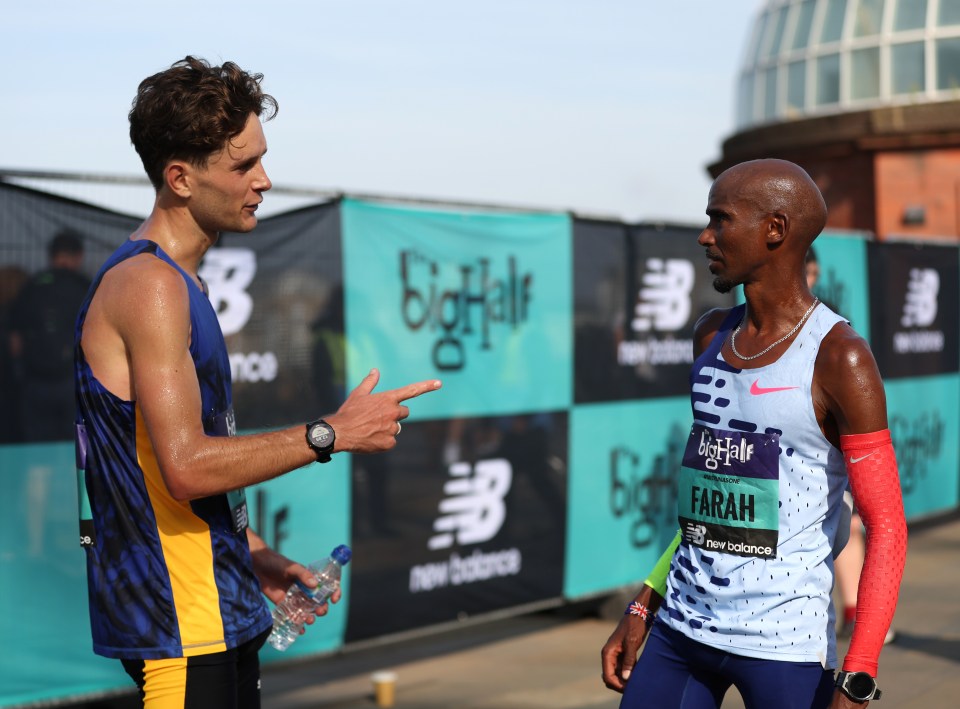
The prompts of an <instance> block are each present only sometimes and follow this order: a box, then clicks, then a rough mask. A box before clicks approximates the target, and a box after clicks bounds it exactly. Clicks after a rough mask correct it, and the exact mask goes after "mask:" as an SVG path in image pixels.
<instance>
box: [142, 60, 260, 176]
mask: <svg viewBox="0 0 960 709" xmlns="http://www.w3.org/2000/svg"><path fill="white" fill-rule="evenodd" d="M262 80H263V74H249V73H247V72H245V71H243V70H242V69H241V68H240V67H238V66H237V65H236V64H234V63H233V62H224V64H223V66H211V65H210V64H209V63H208V62H207V61H205V60H204V59H199V58H197V57H192V56H188V57H186V58H185V59H182V60H180V61H178V62H175V63H174V64H173V65H171V66H170V68H169V69H166V70H164V71H161V72H159V73H157V74H154V75H153V76H149V77H147V78H146V79H144V80H143V81H142V82H140V86H139V88H138V89H137V95H136V97H134V99H133V106H132V108H131V109H130V116H129V118H130V141H131V142H132V143H133V147H134V148H135V149H136V151H137V154H138V155H139V156H140V160H141V161H142V162H143V168H144V170H146V172H147V177H149V178H150V182H152V183H153V186H154V188H155V189H156V190H157V191H159V190H160V188H161V187H162V185H163V168H164V167H165V166H166V164H167V162H168V161H170V160H186V161H187V162H189V163H190V164H191V165H195V166H197V167H201V168H202V167H205V166H206V164H207V160H208V159H209V158H210V156H211V155H213V154H214V153H216V152H218V151H219V150H220V149H221V148H223V147H224V146H225V145H226V144H227V141H229V140H230V139H231V138H233V137H234V136H236V135H239V134H240V133H241V132H242V131H243V129H244V127H245V126H246V123H247V118H248V117H249V116H250V114H251V113H253V114H255V115H257V116H264V117H265V119H266V120H270V119H271V118H273V117H274V116H275V115H276V113H277V110H278V106H277V102H276V99H274V98H273V96H270V95H269V94H265V93H263V91H262V90H261V88H260V82H261V81H262Z"/></svg>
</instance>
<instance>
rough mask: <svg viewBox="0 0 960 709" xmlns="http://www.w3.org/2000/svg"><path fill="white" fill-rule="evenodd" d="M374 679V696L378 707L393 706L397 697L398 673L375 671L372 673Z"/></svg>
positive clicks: (371, 676)
mask: <svg viewBox="0 0 960 709" xmlns="http://www.w3.org/2000/svg"><path fill="white" fill-rule="evenodd" d="M370 679H371V680H373V696H374V698H375V699H376V702H377V706H378V707H392V706H393V703H394V702H395V701H396V698H397V673H396V672H374V673H373V674H372V675H370Z"/></svg>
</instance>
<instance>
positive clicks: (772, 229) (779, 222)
mask: <svg viewBox="0 0 960 709" xmlns="http://www.w3.org/2000/svg"><path fill="white" fill-rule="evenodd" d="M789 227H790V217H788V216H787V215H786V214H785V213H784V212H771V213H770V214H768V215H767V243H768V244H779V243H780V242H782V241H783V240H784V239H785V238H786V237H787V229H788V228H789Z"/></svg>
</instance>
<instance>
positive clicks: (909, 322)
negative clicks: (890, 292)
mask: <svg viewBox="0 0 960 709" xmlns="http://www.w3.org/2000/svg"><path fill="white" fill-rule="evenodd" d="M939 293H940V274H939V273H937V271H936V270H935V269H933V268H911V269H910V282H909V283H907V297H906V299H905V300H904V303H903V317H902V318H900V324H901V325H903V326H904V327H927V326H928V325H931V324H933V321H934V320H935V319H936V318H937V295H938V294H939Z"/></svg>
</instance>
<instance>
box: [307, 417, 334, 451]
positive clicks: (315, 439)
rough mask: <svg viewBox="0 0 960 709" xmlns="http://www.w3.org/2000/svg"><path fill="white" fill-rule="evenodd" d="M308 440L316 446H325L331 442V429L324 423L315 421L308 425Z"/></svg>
mask: <svg viewBox="0 0 960 709" xmlns="http://www.w3.org/2000/svg"><path fill="white" fill-rule="evenodd" d="M310 442H311V443H312V444H313V445H314V446H316V447H317V448H321V449H322V448H327V447H329V446H330V445H331V444H332V443H333V431H332V430H331V429H330V427H329V426H327V425H326V424H322V423H315V424H313V425H312V426H311V427H310Z"/></svg>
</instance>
